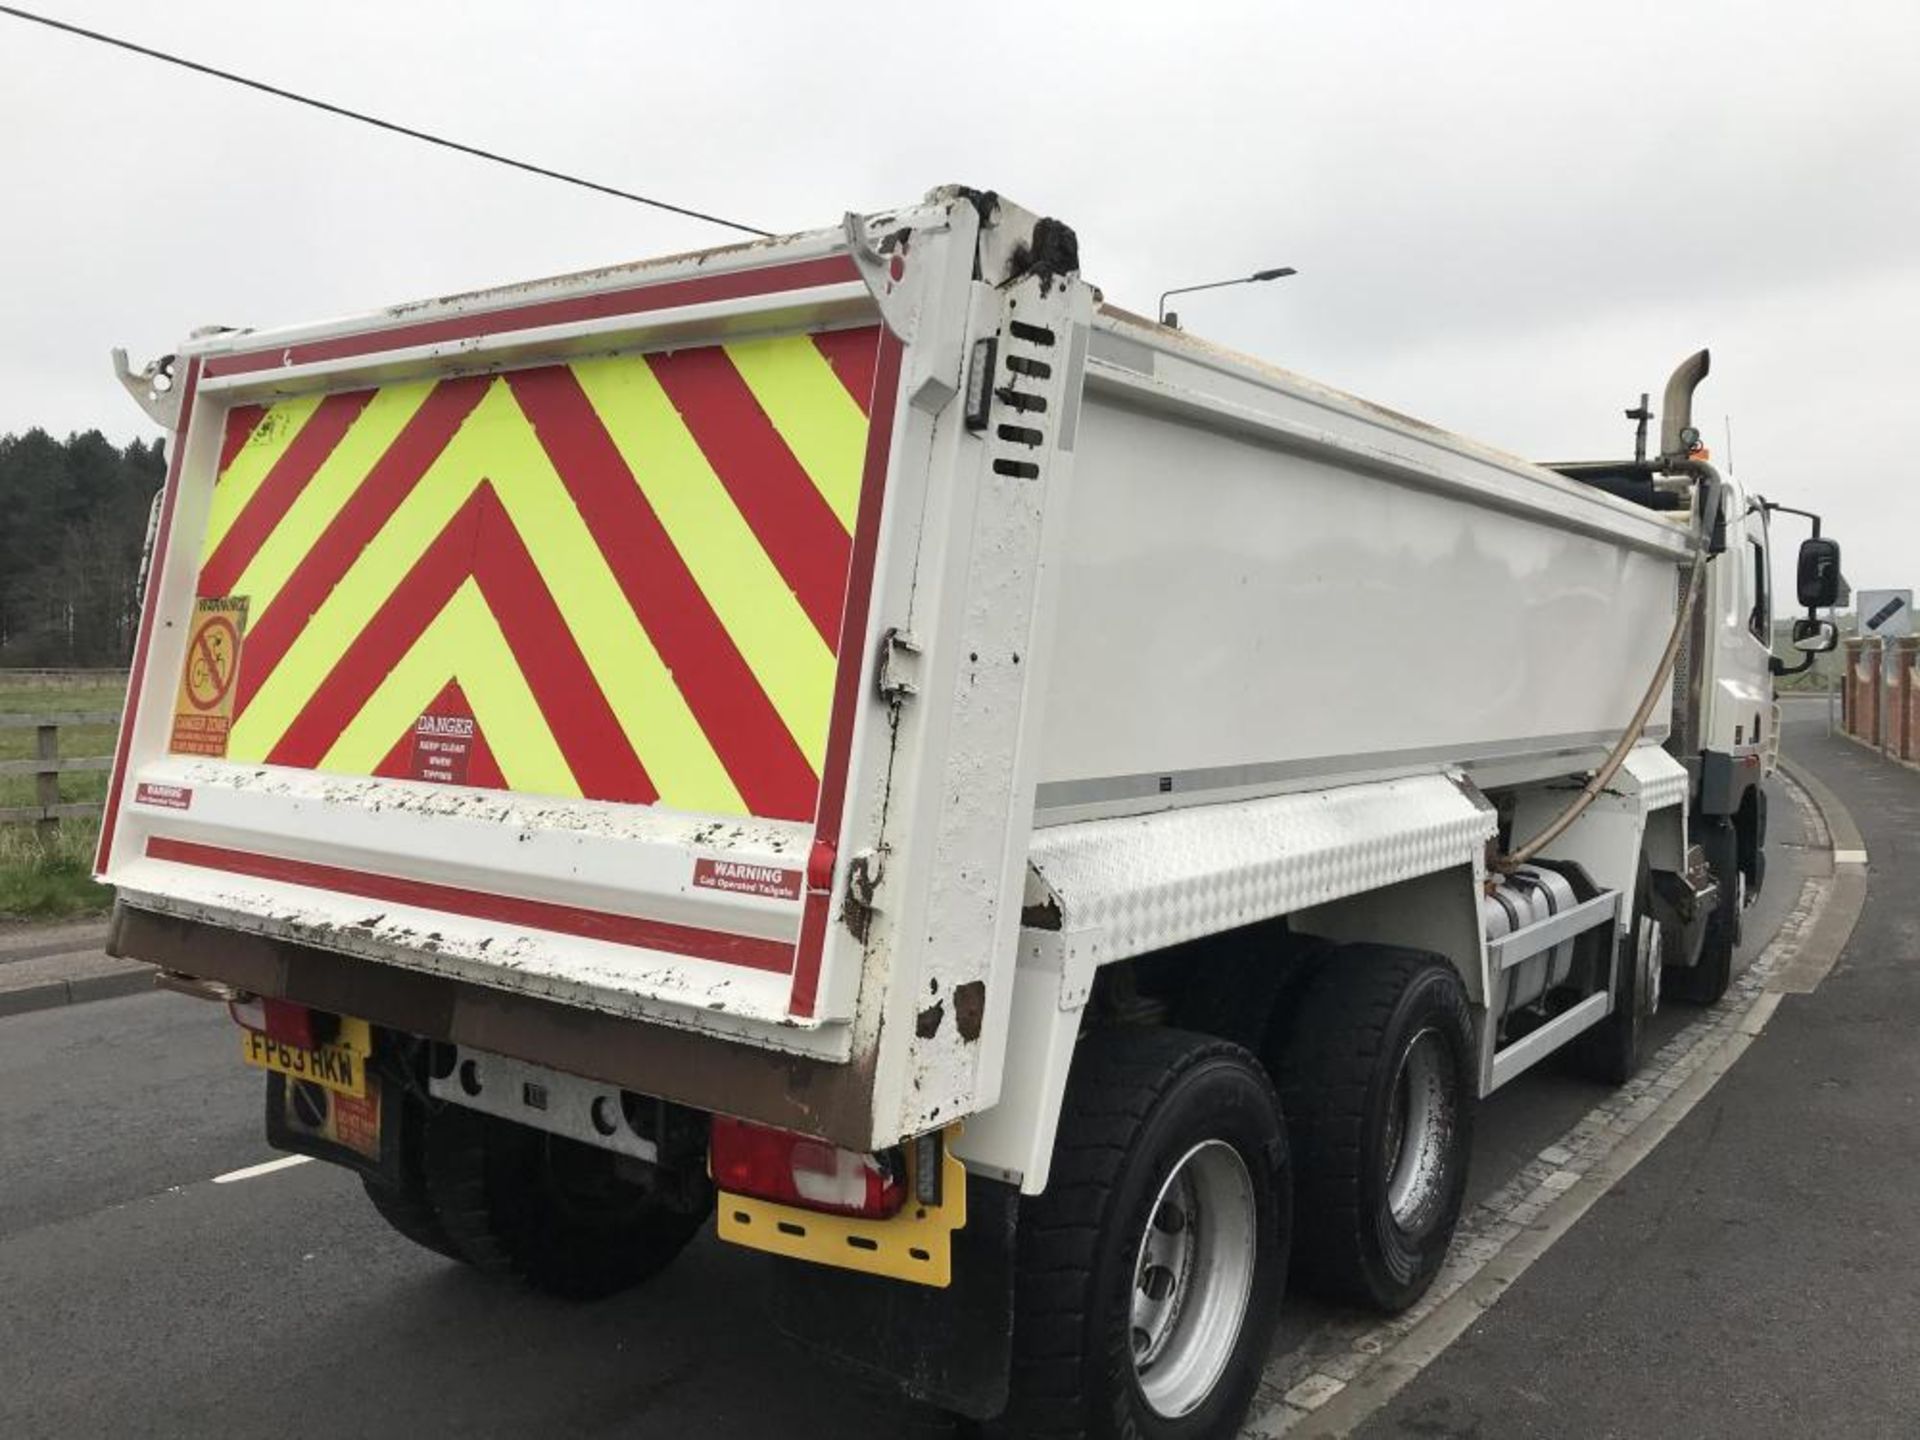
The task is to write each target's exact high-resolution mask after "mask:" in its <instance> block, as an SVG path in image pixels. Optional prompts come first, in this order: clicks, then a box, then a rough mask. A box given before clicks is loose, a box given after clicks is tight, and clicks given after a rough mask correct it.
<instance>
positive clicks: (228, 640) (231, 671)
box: [167, 595, 247, 759]
mask: <svg viewBox="0 0 1920 1440" xmlns="http://www.w3.org/2000/svg"><path fill="white" fill-rule="evenodd" d="M246 633H247V597H246V596H244V595H220V596H213V597H210V598H206V599H201V600H196V601H194V602H193V624H192V625H191V626H190V627H188V630H187V655H186V659H185V661H184V662H183V663H182V664H181V667H180V690H179V693H178V694H177V695H176V696H175V697H174V702H173V737H172V739H171V740H170V741H169V742H168V745H167V748H168V749H169V750H171V751H172V752H173V753H174V754H176V755H208V756H212V757H213V758H214V759H222V758H224V757H225V755H226V753H227V735H228V732H229V731H231V730H232V728H233V692H234V685H235V682H236V681H237V680H238V679H239V678H240V645H241V641H242V640H243V638H244V637H245V635H246Z"/></svg>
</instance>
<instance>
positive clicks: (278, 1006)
mask: <svg viewBox="0 0 1920 1440" xmlns="http://www.w3.org/2000/svg"><path fill="white" fill-rule="evenodd" d="M227 1013H228V1014H229V1015H231V1016H233V1019H234V1023H235V1024H237V1025H239V1026H241V1027H242V1028H243V1029H247V1030H252V1031H254V1032H256V1033H258V1034H261V1035H264V1036H266V1037H267V1038H268V1039H269V1040H277V1041H279V1042H280V1043H281V1044H282V1045H287V1046H291V1047H292V1048H293V1049H295V1050H313V1049H317V1048H318V1047H320V1046H321V1045H324V1044H326V1043H327V1042H328V1041H329V1040H330V1039H332V1036H330V1035H326V1034H323V1033H322V1032H323V1031H325V1030H327V1029H329V1028H336V1027H332V1026H329V1025H326V1024H324V1023H321V1022H324V1021H333V1020H334V1018H335V1017H333V1016H331V1015H325V1016H323V1015H321V1014H319V1013H318V1012H316V1011H313V1010H310V1009H308V1008H307V1007H306V1006H305V1005H296V1004H294V1003H293V1002H292V1001H291V1000H270V999H268V998H267V997H265V996H263V995H256V996H254V997H253V998H252V999H250V1000H229V1001H228V1002H227Z"/></svg>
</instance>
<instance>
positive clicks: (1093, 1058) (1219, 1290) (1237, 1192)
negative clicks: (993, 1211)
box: [1007, 1028, 1290, 1440]
mask: <svg viewBox="0 0 1920 1440" xmlns="http://www.w3.org/2000/svg"><path fill="white" fill-rule="evenodd" d="M1059 1135H1060V1138H1059V1140H1058V1142H1057V1144H1056V1146H1055V1149H1054V1160H1053V1171H1052V1176H1051V1180H1050V1183H1049V1184H1048V1186H1047V1189H1046V1192H1045V1193H1044V1194H1042V1195H1040V1196H1039V1197H1038V1198H1036V1199H1034V1200H1032V1201H1030V1202H1028V1203H1027V1204H1026V1205H1024V1206H1023V1207H1022V1213H1021V1218H1020V1232H1019V1240H1018V1251H1017V1255H1018V1270H1017V1275H1016V1281H1015V1311H1014V1315H1015V1318H1014V1328H1013V1346H1014V1350H1013V1354H1014V1367H1013V1386H1012V1394H1011V1399H1010V1403H1009V1407H1008V1413H1007V1419H1008V1422H1009V1425H1008V1428H1009V1429H1010V1430H1011V1431H1012V1432H1013V1433H1014V1434H1016V1435H1027V1436H1039V1435H1045V1436H1058V1435H1076V1436H1087V1437H1121V1436H1125V1437H1129V1440H1133V1437H1153V1440H1203V1437H1209V1436H1215V1435H1228V1434H1232V1433H1233V1431H1234V1430H1235V1428H1236V1427H1237V1426H1238V1424H1239V1422H1240V1420H1241V1417H1242V1416H1243V1415H1244V1414H1245V1412H1246V1409H1247V1406H1248V1405H1249V1404H1250V1403H1251V1401H1252V1399H1253V1392H1254V1387H1255V1386H1256V1385H1257V1384H1258V1382H1259V1379H1260V1370H1261V1367H1262V1365H1263V1363H1264V1362H1265V1359H1266V1351H1267V1346H1268V1343H1269V1341H1270V1340H1271V1339H1272V1336H1273V1332H1274V1328H1275V1326H1276V1325H1277V1324H1278V1322H1279V1318H1280V1297H1281V1291H1282V1289H1283V1288H1284V1285H1285V1281H1286V1263H1287V1250H1288V1233H1289V1220H1290V1215H1289V1195H1288V1187H1287V1174H1286V1164H1287V1147H1286V1136H1285V1131H1284V1129H1283V1127H1282V1123H1281V1118H1280V1107H1279V1102H1278V1099H1277V1097H1276V1096H1275V1095H1274V1091H1273V1085H1272V1083H1271V1082H1270V1081H1269V1080H1268V1079H1267V1076H1266V1074H1265V1072H1264V1071H1263V1070H1262V1069H1261V1068H1260V1064H1259V1062H1258V1061H1257V1060H1255V1059H1254V1057H1253V1056H1252V1055H1250V1054H1248V1053H1247V1052H1246V1051H1245V1050H1243V1049H1241V1048H1240V1047H1239V1046H1237V1045H1232V1044H1228V1043H1227V1042H1225V1041H1221V1040H1214V1039H1211V1038H1209V1037H1207V1036H1203V1035H1195V1034H1190V1033H1187V1032H1184V1031H1179V1030H1149V1029H1131V1028H1128V1029H1119V1030H1111V1031H1104V1032H1100V1033H1096V1034H1094V1035H1090V1036H1088V1037H1087V1038H1086V1039H1084V1040H1082V1041H1081V1042H1080V1050H1079V1053H1078V1054H1076V1055H1075V1057H1074V1063H1073V1073H1072V1076H1071V1078H1070V1080H1069V1082H1068V1086H1067V1096H1066V1102H1065V1106H1064V1108H1063V1110H1062V1113H1061V1117H1060V1131H1059Z"/></svg>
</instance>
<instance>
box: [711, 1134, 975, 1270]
mask: <svg viewBox="0 0 1920 1440" xmlns="http://www.w3.org/2000/svg"><path fill="white" fill-rule="evenodd" d="M959 1131H960V1127H959V1126H957V1125H954V1126H950V1127H948V1130H947V1132H946V1133H945V1135H944V1136H943V1137H942V1138H943V1140H944V1141H945V1142H946V1143H943V1144H942V1145H941V1147H940V1155H941V1164H940V1203H939V1204H938V1205H925V1204H922V1203H921V1202H920V1201H919V1200H917V1199H915V1198H912V1197H911V1196H910V1197H909V1198H908V1200H907V1203H906V1204H905V1205H903V1206H901V1207H900V1210H899V1213H897V1214H895V1215H893V1216H891V1217H889V1218H888V1219H885V1220H868V1219H863V1218H861V1217H859V1216H856V1215H822V1214H820V1213H819V1212H818V1211H815V1210H802V1209H800V1208H799V1207H798V1206H795V1205H782V1204H779V1203H778V1202H777V1201H772V1200H755V1199H752V1198H750V1197H748V1196H745V1195H731V1194H728V1193H727V1192H726V1191H724V1190H723V1191H721V1192H720V1197H719V1203H718V1215H719V1233H720V1238H721V1239H722V1240H726V1241H730V1242H731V1243H733V1244H735V1245H744V1246H746V1247H747V1248H748V1249H750V1250H765V1251H766V1252H768V1253H769V1254H771V1255H785V1256H787V1257H788V1258H789V1259H793V1260H810V1261H812V1262H813V1263H814V1264H816V1265H833V1266H837V1267H838V1268H840V1269H842V1270H860V1271H864V1272H865V1273H866V1274H869V1275H884V1276H887V1277H888V1278H889V1279H893V1280H906V1281H909V1282H911V1283H913V1284H916V1285H930V1286H932V1287H933V1288H934V1289H936V1290H944V1289H946V1287H947V1286H948V1285H950V1284H951V1283H952V1282H953V1233H954V1231H956V1230H959V1229H961V1228H962V1227H963V1226H964V1225H965V1224H966V1223H967V1167H966V1166H964V1165H962V1164H961V1163H960V1162H959V1161H958V1160H957V1159H955V1158H954V1154H953V1146H952V1143H951V1142H952V1140H953V1139H954V1137H955V1136H957V1135H958V1134H959ZM922 1143H924V1142H923V1141H919V1140H914V1141H909V1142H908V1144H907V1147H906V1148H907V1156H906V1160H907V1174H909V1175H914V1174H917V1173H918V1170H917V1168H916V1164H915V1162H916V1161H917V1160H918V1158H919V1156H918V1150H919V1147H920V1145H921V1144H922Z"/></svg>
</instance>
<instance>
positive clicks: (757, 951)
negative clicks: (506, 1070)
mask: <svg viewBox="0 0 1920 1440" xmlns="http://www.w3.org/2000/svg"><path fill="white" fill-rule="evenodd" d="M146 853H147V856H148V858H149V859H153V860H166V861H171V862H172V863H174V864H176V865H192V866H195V867H197V868H199V869H203V870H221V871H225V872H227V873H228V874H233V875H247V876H251V877H252V878H254V879H256V880H270V881H276V882H279V883H281V884H287V885H304V886H307V887H309V888H310V889H315V890H331V891H334V892H336V893H338V894H342V895H356V896H359V897H360V898H362V899H366V900H380V901H385V902H387V903H389V904H393V905H414V906H418V907H419V908H421V909H423V910H439V911H442V912H444V913H446V914H449V915H466V916H469V917H471V918H473V919H476V920H491V921H495V922H497V923H500V924H503V925H515V926H520V927H523V928H526V929H530V930H547V931H552V932H554V933H556V934H560V935H577V936H579V937H581V938H582V939H587V940H605V941H607V942H609V943H611V944H615V945H630V946H634V947H636V948H639V949H643V950H659V951H664V952H666V953H668V954H670V955H685V956H688V957H689V958H692V959H696V960H712V961H715V962H717V963H719V964H722V965H738V966H742V967H744V968H746V969H749V970H766V971H771V972H774V973H776V974H782V975H784V974H786V973H787V972H788V971H789V970H791V969H792V967H793V947H792V946H791V945H789V944H787V943H786V942H785V941H781V940H763V939H761V938H760V937H758V936H754V935H729V934H727V933H725V932H723V931H719V930H697V929H694V928H692V927H691V926H686V925H671V924H668V923H666V922H665V921H660V920H645V919H642V918H640V917H639V916H637V915H614V914H609V913H608V912H606V911H604V910H583V909H580V908H578V907H577V906H573V905H560V904H555V903H554V902H552V901H548V900H527V899H523V898H521V897H519V896H515V895H498V894H493V893H490V892H488V891H482V890H467V889H463V888H461V887H460V886H457V885H440V884H436V883H434V882H432V881H427V880H409V879H406V878H405V877H403V876H399V875H378V874H374V873H372V872H369V871H366V870H347V869H342V868H341V867H339V866H336V865H319V864H314V863H312V862H310V861H305V860H288V859H283V858H281V857H279V856H275V855H259V854H254V853H252V852H250V851H244V850H228V849H224V848H222V847H220V846H216V845H201V844H196V843H194V842H192V841H186V840H170V839H167V838H165V837H164V836H156V837H154V838H153V839H151V840H149V841H147V851H146Z"/></svg>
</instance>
